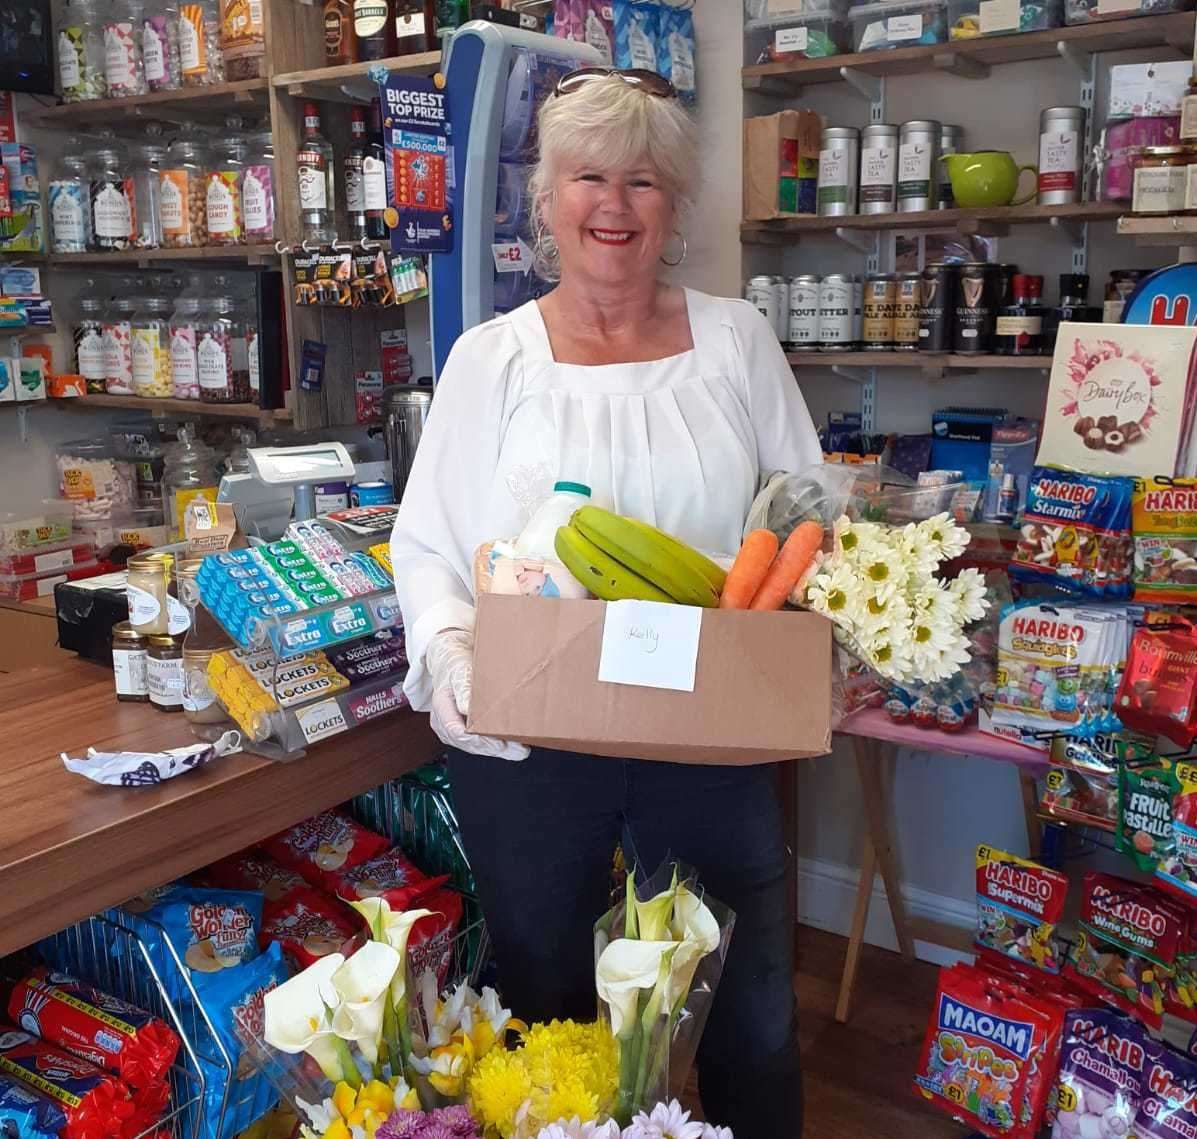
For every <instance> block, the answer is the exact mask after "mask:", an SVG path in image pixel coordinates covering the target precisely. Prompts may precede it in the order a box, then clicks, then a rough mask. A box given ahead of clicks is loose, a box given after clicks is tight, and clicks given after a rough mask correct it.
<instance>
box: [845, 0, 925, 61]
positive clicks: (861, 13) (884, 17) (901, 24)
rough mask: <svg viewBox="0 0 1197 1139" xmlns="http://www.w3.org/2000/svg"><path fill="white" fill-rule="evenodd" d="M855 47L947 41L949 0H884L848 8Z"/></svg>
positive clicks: (876, 48)
mask: <svg viewBox="0 0 1197 1139" xmlns="http://www.w3.org/2000/svg"><path fill="white" fill-rule="evenodd" d="M848 19H849V20H851V21H852V49H853V51H887V50H889V49H891V48H896V47H918V46H920V45H923V44H941V43H946V42H947V39H948V16H947V3H946V0H881V2H880V3H877V4H859V5H857V6H856V7H855V8H852V9H851V10H850V11H849V12H848Z"/></svg>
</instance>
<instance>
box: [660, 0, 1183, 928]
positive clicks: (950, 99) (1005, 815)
mask: <svg viewBox="0 0 1197 1139" xmlns="http://www.w3.org/2000/svg"><path fill="white" fill-rule="evenodd" d="M695 17H696V21H697V35H698V39H699V44H698V51H699V83H700V90H701V98H700V103H699V107H698V114H699V120H700V124H701V127H702V130H703V134H704V141H705V144H706V148H707V149H706V161H705V162H704V171H703V174H704V180H703V185H702V189H701V192H700V195H699V200H698V203H697V206H696V208H695V211H694V215H693V222H692V223H691V224H690V225H689V227H688V229H687V236H688V238H689V243H690V256H689V259H688V262H687V267H686V271H685V276H684V279H685V281H686V283H688V284H693V285H696V286H697V287H700V288H706V289H709V290H711V291H714V292H721V293H725V294H727V293H732V292H733V290H738V289H740V288H742V283H743V281H744V279H745V278H746V277H748V276H750V275H752V274H754V273H758V272H772V273H780V272H785V273H786V274H788V275H793V274H796V273H800V272H817V273H827V272H834V271H841V272H843V271H849V272H861V271H863V267H864V262H863V256H862V255H861V254H859V253H856V252H854V251H853V250H851V249H850V248H849V247H848V246H846V245H843V244H841V243H839V242H838V241H836V240H835V239H834V238H832V237H816V238H811V239H806V240H803V241H802V242H801V243H795V244H792V245H789V246H787V247H772V246H752V245H746V246H743V247H741V246H740V243H739V218H740V194H741V191H740V170H741V157H742V156H741V134H740V131H741V119H742V116H743V115H744V114H768V113H772V112H773V111H776V110H780V109H782V108H783V107H785V106H794V107H807V108H810V109H812V110H815V111H818V112H820V113H821V114H823V115H825V116H826V118H827V122H828V125H844V126H858V127H859V126H863V125H865V124H866V123H867V121H868V104H867V103H866V102H865V101H864V100H863V99H862V98H860V97H859V96H858V95H856V94H855V93H854V92H853V91H852V89H851V88H849V87H848V86H847V85H846V84H842V83H828V84H819V85H814V86H811V87H809V88H807V90H806V91H804V92H802V93H801V97H797V98H793V99H791V100H789V101H783V100H779V99H770V98H765V97H761V96H757V95H752V94H750V95H748V96H747V98H745V97H744V95H743V92H742V89H741V86H740V79H739V70H740V66H741V63H742V56H741V54H740V43H741V40H740V32H741V28H742V7H741V5H740V4H739V3H738V2H736V0H696V4H695ZM1153 58H1175V56H1174V55H1169V54H1168V53H1167V52H1166V51H1165V50H1160V51H1157V52H1154V53H1152V52H1134V53H1122V54H1120V55H1118V56H1107V57H1105V60H1104V61H1103V68H1102V70H1101V73H1100V74H1099V80H1098V90H1097V105H1098V107H1099V108H1100V107H1102V106H1103V105H1104V100H1105V97H1106V96H1105V92H1106V70H1105V68H1106V67H1108V65H1109V63H1111V62H1145V61H1147V60H1149V59H1153ZM1079 79H1080V76H1079V74H1078V73H1077V72H1076V71H1075V70H1073V69H1072V68H1071V67H1070V65H1069V64H1067V63H1065V62H1064V61H1062V60H1043V61H1038V62H1033V63H1025V64H1017V65H1013V66H1008V67H1001V68H996V69H994V71H993V72H992V75H991V76H990V78H988V79H983V80H965V79H959V78H956V77H953V76H949V75H943V74H927V75H917V76H909V77H901V78H894V79H890V80H887V82H886V98H887V107H888V110H887V120H888V121H889V122H893V123H901V122H903V121H905V120H907V119H912V118H935V119H939V120H941V121H945V122H954V123H959V124H960V125H962V126H963V127H964V130H965V141H966V144H967V147H968V148H971V149H1007V150H1010V151H1011V152H1012V153H1013V154H1014V156H1015V158H1016V159H1017V160H1018V161H1019V162H1032V163H1033V162H1035V161H1036V160H1037V157H1038V154H1037V151H1038V123H1039V112H1040V110H1041V109H1042V108H1043V107H1046V106H1054V105H1061V104H1074V103H1076V102H1077V99H1078V94H1079ZM1099 115H1100V110H1099ZM1098 125H1099V126H1100V118H1099V120H1098ZM998 252H999V256H1000V257H1001V259H1002V260H1003V261H1014V262H1016V263H1018V264H1019V265H1020V266H1021V267H1022V268H1023V269H1024V271H1026V272H1032V273H1040V274H1043V275H1044V276H1045V277H1046V282H1045V284H1046V290H1045V292H1046V297H1047V299H1048V301H1049V303H1054V301H1055V298H1056V295H1057V277H1058V275H1059V274H1060V273H1063V272H1067V271H1070V270H1071V264H1070V255H1069V254H1070V244H1069V238H1068V237H1067V236H1066V235H1065V234H1064V233H1063V232H1060V231H1056V230H1053V229H1050V228H1049V227H1046V226H1041V227H1026V228H1023V229H1015V230H1014V231H1013V232H1012V233H1011V234H1010V235H1009V236H1007V237H1003V238H1001V239H1000V240H999V244H998ZM1173 259H1174V257H1173V256H1172V253H1171V251H1168V250H1159V249H1139V248H1136V247H1135V246H1134V245H1132V244H1131V243H1130V242H1129V241H1127V240H1126V239H1120V238H1117V237H1116V236H1115V235H1114V234H1113V226H1112V225H1111V224H1109V223H1105V224H1103V225H1095V226H1091V227H1090V256H1089V273H1090V276H1091V279H1092V284H1091V290H1090V301H1091V302H1094V301H1095V302H1097V303H1100V302H1101V297H1102V289H1103V287H1104V282H1105V279H1106V276H1107V275H1108V273H1109V271H1110V270H1111V269H1113V268H1123V267H1138V266H1143V267H1146V266H1155V265H1162V264H1166V263H1168V262H1169V261H1171V260H1173ZM800 382H801V385H802V389H803V394H804V395H805V396H806V399H807V403H808V404H809V405H810V407H811V410H812V413H813V414H814V416H815V419H816V422H819V421H822V420H823V419H824V417H825V416H826V414H827V412H828V411H831V410H854V409H856V408H857V407H858V400H859V392H858V389H857V388H856V387H855V386H854V385H853V384H851V383H850V382H848V381H845V380H841V379H839V378H837V377H835V376H834V375H832V373H831V372H830V370H829V369H828V370H823V369H805V368H804V369H803V370H802V371H801V373H800ZM1045 392H1046V387H1045V380H1044V379H1043V378H1042V377H1040V375H1039V374H1038V373H1022V372H1018V373H1000V372H989V373H978V374H976V375H973V376H955V377H952V378H949V379H945V380H937V381H928V380H927V379H926V378H925V377H923V376H922V375H921V374H920V373H918V372H917V371H913V372H890V373H882V374H881V376H880V377H879V381H878V409H877V424H878V427H879V428H880V429H883V430H888V431H904V432H920V431H927V430H928V429H929V425H930V423H929V416H930V413H931V411H932V410H933V409H934V408H936V407H940V406H945V405H952V404H959V405H973V406H977V405H982V406H995V405H996V406H1003V407H1007V408H1009V409H1010V410H1011V411H1014V412H1017V413H1020V414H1025V415H1031V416H1035V415H1038V414H1039V413H1040V411H1041V409H1042V404H1043V399H1044V395H1045ZM896 773H897V777H896V780H895V786H894V794H893V801H894V827H895V832H894V833H895V834H897V835H898V836H899V848H900V860H901V862H902V865H903V868H904V879H905V882H906V884H907V888H908V892H909V900H910V902H911V905H912V910H913V911H914V912H916V913H922V914H925V915H927V916H935V917H941V918H944V919H945V920H954V921H957V922H963V923H967V922H969V921H971V915H972V912H973V910H972V906H973V898H974V879H973V864H972V851H973V849H974V848H975V846H976V844H977V843H978V842H979V841H982V840H984V841H987V842H991V843H994V844H996V845H998V846H1002V847H1004V848H1005V849H1008V850H1011V851H1014V852H1016V853H1026V829H1025V825H1024V821H1023V814H1022V808H1021V799H1020V794H1019V784H1018V778H1017V774H1016V772H1015V770H1014V769H1013V768H1012V767H1009V766H1005V765H1002V764H998V763H994V762H992V761H988V760H983V759H975V758H974V759H961V758H951V757H947V756H943V755H935V754H929V753H925V752H918V751H913V750H910V749H902V750H901V751H900V752H899V755H898V759H897V767H896ZM798 817H799V854H800V856H801V859H802V874H801V876H800V888H799V912H800V914H801V915H802V917H803V920H805V921H808V922H809V923H811V924H815V925H821V926H824V927H827V928H832V929H836V930H837V931H838V932H846V929H847V923H848V921H849V919H850V913H851V901H852V888H853V884H854V880H855V867H856V866H857V864H858V861H859V854H860V846H861V837H862V829H861V811H860V807H859V799H858V793H857V775H856V765H855V763H854V762H853V757H852V751H851V748H850V746H849V745H848V744H846V743H844V742H841V741H837V743H836V746H835V750H834V752H833V754H832V755H830V756H827V757H825V758H822V759H816V760H809V761H806V762H804V763H802V764H801V765H800V772H799V779H798ZM874 911H875V913H874V920H873V921H872V922H871V924H870V927H869V936H870V939H871V940H875V941H877V942H879V943H881V944H892V941H891V932H890V930H889V929H888V919H887V917H886V915H885V907H884V905H877V906H875V907H874Z"/></svg>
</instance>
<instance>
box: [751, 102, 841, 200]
mask: <svg viewBox="0 0 1197 1139" xmlns="http://www.w3.org/2000/svg"><path fill="white" fill-rule="evenodd" d="M822 138H823V120H822V119H821V118H820V117H819V116H818V115H816V114H815V112H814V111H779V112H778V113H777V114H776V115H761V116H759V117H757V118H751V119H745V120H744V220H745V221H770V220H772V219H773V218H787V217H796V216H798V215H800V214H813V213H814V212H815V192H816V190H817V189H818V183H819V148H820V146H821V145H822Z"/></svg>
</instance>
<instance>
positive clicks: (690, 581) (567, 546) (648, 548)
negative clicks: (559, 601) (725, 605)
mask: <svg viewBox="0 0 1197 1139" xmlns="http://www.w3.org/2000/svg"><path fill="white" fill-rule="evenodd" d="M555 547H556V550H557V557H558V558H560V559H561V561H562V563H563V564H564V565H565V568H566V569H568V570H569V572H570V573H572V574H573V575H574V577H576V578H577V579H578V581H580V582H581V583H582V584H583V585H584V586H585V587H586V588H587V589H589V590H590V592H591V593H593V594H594V595H595V597H597V598H599V599H600V600H602V601H624V600H634V601H665V602H674V603H675V604H678V605H699V606H702V607H703V608H704V609H714V608H715V607H716V606H717V605H718V604H719V593H720V591H721V590H722V589H723V583H724V581H725V580H726V578H727V574H726V573H724V571H723V570H721V569H720V568H719V567H718V566H717V565H716V564H715V563H714V562H713V561H711V559H710V558H708V557H704V556H703V555H702V554H700V553H699V552H698V551H697V550H695V549H691V547H689V546H687V545H686V544H685V543H684V542H679V541H678V540H677V539H676V538H671V537H670V536H669V535H668V534H664V533H662V532H661V531H660V530H655V529H654V528H653V527H652V526H647V525H645V524H644V523H643V522H638V521H637V520H636V519H634V518H623V517H621V516H620V515H618V514H612V513H611V512H610V511H609V510H602V509H600V508H599V507H597V506H583V507H582V508H581V509H580V510H577V511H575V512H574V516H573V517H572V518H571V519H570V521H569V525H568V526H562V527H561V529H560V530H558V531H557V539H556V542H555Z"/></svg>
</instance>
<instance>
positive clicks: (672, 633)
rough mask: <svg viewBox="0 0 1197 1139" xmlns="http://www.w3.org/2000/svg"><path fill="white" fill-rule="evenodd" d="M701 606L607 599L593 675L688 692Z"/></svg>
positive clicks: (611, 681) (610, 680)
mask: <svg viewBox="0 0 1197 1139" xmlns="http://www.w3.org/2000/svg"><path fill="white" fill-rule="evenodd" d="M701 630H702V610H701V609H699V608H697V607H696V606H693V605H665V604H663V603H661V602H658V601H612V602H610V603H609V604H608V605H607V612H606V616H605V618H604V620H603V647H602V653H601V655H600V656H599V674H598V678H599V680H601V681H604V682H605V683H607V684H634V685H636V686H637V687H639V688H670V689H673V690H674V691H676V692H693V691H694V673H695V669H696V668H697V666H698V638H699V633H700V632H701Z"/></svg>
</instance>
